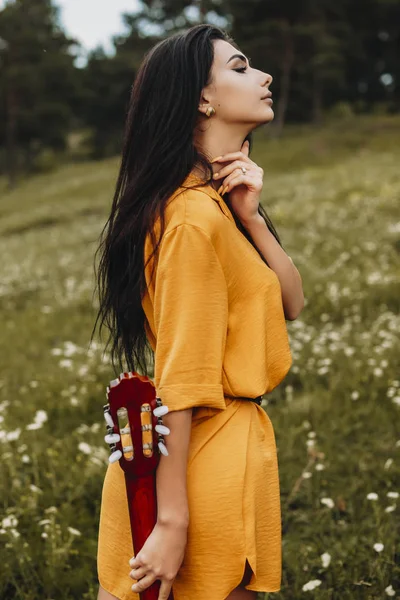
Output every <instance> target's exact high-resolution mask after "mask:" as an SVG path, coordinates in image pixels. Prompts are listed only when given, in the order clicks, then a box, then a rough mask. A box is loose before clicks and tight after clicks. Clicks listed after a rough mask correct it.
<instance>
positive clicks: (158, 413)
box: [153, 405, 168, 417]
mask: <svg viewBox="0 0 400 600" xmlns="http://www.w3.org/2000/svg"><path fill="white" fill-rule="evenodd" d="M167 412H168V406H165V405H164V406H157V408H155V409H154V410H153V413H154V416H155V417H162V416H163V415H166V414H167Z"/></svg>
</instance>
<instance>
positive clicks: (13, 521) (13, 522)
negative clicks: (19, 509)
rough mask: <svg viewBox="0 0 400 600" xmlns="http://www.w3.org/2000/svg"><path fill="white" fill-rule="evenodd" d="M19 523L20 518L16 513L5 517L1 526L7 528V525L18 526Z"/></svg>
mask: <svg viewBox="0 0 400 600" xmlns="http://www.w3.org/2000/svg"><path fill="white" fill-rule="evenodd" d="M17 525H18V519H17V517H16V516H15V515H10V516H8V517H4V519H3V520H2V522H1V526H2V527H3V528H4V529H7V527H16V526H17Z"/></svg>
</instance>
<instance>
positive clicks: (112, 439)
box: [104, 433, 121, 444]
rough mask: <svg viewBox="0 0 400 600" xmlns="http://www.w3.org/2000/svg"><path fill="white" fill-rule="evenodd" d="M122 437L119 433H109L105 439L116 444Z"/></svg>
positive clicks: (108, 442)
mask: <svg viewBox="0 0 400 600" xmlns="http://www.w3.org/2000/svg"><path fill="white" fill-rule="evenodd" d="M120 439H121V436H120V435H119V433H108V434H107V435H106V436H104V441H105V442H107V444H115V443H116V442H119V441H120Z"/></svg>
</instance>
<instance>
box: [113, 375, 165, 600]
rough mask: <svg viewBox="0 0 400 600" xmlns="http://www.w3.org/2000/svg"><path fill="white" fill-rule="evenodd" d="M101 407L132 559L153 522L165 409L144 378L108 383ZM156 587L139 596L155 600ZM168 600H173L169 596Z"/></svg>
mask: <svg viewBox="0 0 400 600" xmlns="http://www.w3.org/2000/svg"><path fill="white" fill-rule="evenodd" d="M106 397H107V400H108V403H107V404H105V405H104V406H103V410H104V418H105V421H106V428H107V435H106V436H105V438H104V439H105V441H106V442H107V444H109V446H110V452H111V453H110V456H109V459H108V460H109V462H110V463H115V462H117V461H119V464H120V467H121V469H122V470H123V471H124V473H125V483H126V492H127V498H128V508H129V518H130V525H131V532H132V542H133V548H134V552H135V555H137V554H138V552H139V551H140V549H141V548H142V547H143V545H144V543H145V541H146V540H147V538H148V537H149V535H150V533H151V532H152V530H153V528H154V526H155V524H156V521H157V497H156V477H155V474H156V469H157V466H158V463H159V460H160V454H164V455H165V456H168V450H167V448H166V446H165V440H164V435H168V434H169V433H170V430H169V429H168V427H165V425H163V424H162V417H163V415H166V414H167V413H168V406H165V405H163V404H162V401H161V398H158V397H157V395H156V388H155V386H154V383H153V382H152V381H151V379H149V377H148V376H147V375H139V374H138V373H136V372H132V371H131V372H129V373H121V374H120V376H119V377H118V378H117V379H113V380H112V381H110V385H109V386H108V387H107V393H106ZM160 586H161V581H160V580H156V581H155V582H154V583H153V584H152V585H150V586H149V587H148V588H147V589H145V590H144V591H143V592H140V594H139V596H140V599H141V600H158V595H159V591H160ZM168 600H173V594H172V590H171V593H170V595H169V597H168Z"/></svg>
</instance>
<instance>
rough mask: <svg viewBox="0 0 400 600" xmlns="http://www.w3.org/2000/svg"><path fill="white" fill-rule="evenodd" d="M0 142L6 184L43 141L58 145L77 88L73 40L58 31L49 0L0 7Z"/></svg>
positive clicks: (46, 144) (61, 142)
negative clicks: (4, 162) (1, 47)
mask: <svg viewBox="0 0 400 600" xmlns="http://www.w3.org/2000/svg"><path fill="white" fill-rule="evenodd" d="M0 38H2V40H3V51H2V52H1V70H2V77H1V87H0V106H1V108H0V145H3V146H5V147H6V155H7V156H8V163H7V167H6V170H7V173H8V177H9V184H10V186H12V185H14V184H15V179H16V172H17V168H20V167H22V166H23V167H24V169H25V170H26V171H30V170H31V169H32V167H33V164H34V159H35V157H36V155H37V154H38V153H39V152H40V151H41V149H42V148H44V147H51V148H54V149H62V148H64V147H65V139H66V134H67V132H68V130H69V126H70V120H71V118H72V112H71V108H70V105H71V102H72V99H73V97H74V94H75V93H76V89H75V83H76V80H75V68H74V66H73V55H72V54H71V53H70V52H69V51H70V48H71V46H73V45H74V44H75V43H76V42H75V40H72V39H69V38H67V37H66V35H65V34H64V33H63V32H62V30H61V28H60V26H59V23H58V10H57V9H56V8H55V7H54V6H52V4H51V1H50V0H35V1H34V2H33V1H32V0H15V1H14V2H9V3H7V4H6V5H5V7H4V9H3V10H2V11H0Z"/></svg>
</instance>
